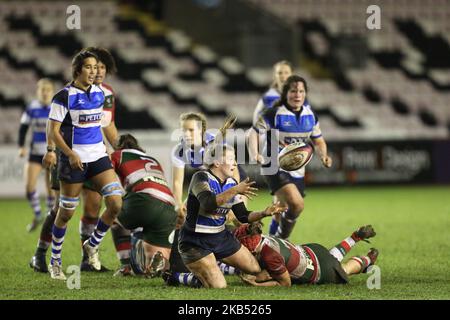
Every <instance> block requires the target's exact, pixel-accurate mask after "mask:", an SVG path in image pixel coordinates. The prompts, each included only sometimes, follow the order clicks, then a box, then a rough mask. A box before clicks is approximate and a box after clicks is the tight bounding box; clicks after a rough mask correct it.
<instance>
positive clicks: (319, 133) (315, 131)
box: [311, 112, 322, 139]
mask: <svg viewBox="0 0 450 320" xmlns="http://www.w3.org/2000/svg"><path fill="white" fill-rule="evenodd" d="M313 114H314V122H315V123H314V127H313V131H312V133H311V138H312V139H317V138H320V137H321V136H322V130H320V124H319V118H318V117H317V114H316V113H315V112H313Z"/></svg>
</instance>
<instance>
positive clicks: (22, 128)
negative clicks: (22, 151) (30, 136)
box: [19, 123, 29, 147]
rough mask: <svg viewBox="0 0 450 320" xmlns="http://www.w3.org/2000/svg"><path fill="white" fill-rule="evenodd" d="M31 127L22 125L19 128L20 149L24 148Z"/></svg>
mask: <svg viewBox="0 0 450 320" xmlns="http://www.w3.org/2000/svg"><path fill="white" fill-rule="evenodd" d="M28 128H29V125H28V124H25V123H22V124H21V125H20V128H19V147H23V145H24V144H25V137H26V135H27V131H28Z"/></svg>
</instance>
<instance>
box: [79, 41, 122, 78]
mask: <svg viewBox="0 0 450 320" xmlns="http://www.w3.org/2000/svg"><path fill="white" fill-rule="evenodd" d="M86 50H88V51H90V52H92V53H94V54H96V55H97V57H98V60H99V61H100V62H102V63H103V64H104V65H105V66H106V73H107V74H115V73H116V72H117V67H116V62H115V60H114V57H113V56H112V54H111V52H109V51H108V50H107V49H105V48H100V47H89V48H87V49H86Z"/></svg>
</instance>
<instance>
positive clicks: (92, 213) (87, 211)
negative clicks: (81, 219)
mask: <svg viewBox="0 0 450 320" xmlns="http://www.w3.org/2000/svg"><path fill="white" fill-rule="evenodd" d="M100 208H101V202H100V203H97V202H95V203H94V202H87V201H86V202H85V203H84V207H83V216H85V217H88V218H98V216H99V213H100Z"/></svg>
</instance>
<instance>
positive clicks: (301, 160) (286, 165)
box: [278, 142, 314, 171]
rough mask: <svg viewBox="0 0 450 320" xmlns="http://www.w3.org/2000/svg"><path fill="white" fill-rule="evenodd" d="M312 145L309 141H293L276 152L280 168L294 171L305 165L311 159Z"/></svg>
mask: <svg viewBox="0 0 450 320" xmlns="http://www.w3.org/2000/svg"><path fill="white" fill-rule="evenodd" d="M313 154H314V147H313V146H312V145H311V144H309V143H304V142H294V143H291V144H289V145H287V146H286V147H284V148H283V149H282V150H281V152H280V153H279V154H278V162H279V164H280V168H281V169H283V170H286V171H295V170H298V169H301V168H303V167H304V166H306V165H307V164H308V163H309V162H310V161H311V159H312V157H313Z"/></svg>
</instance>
